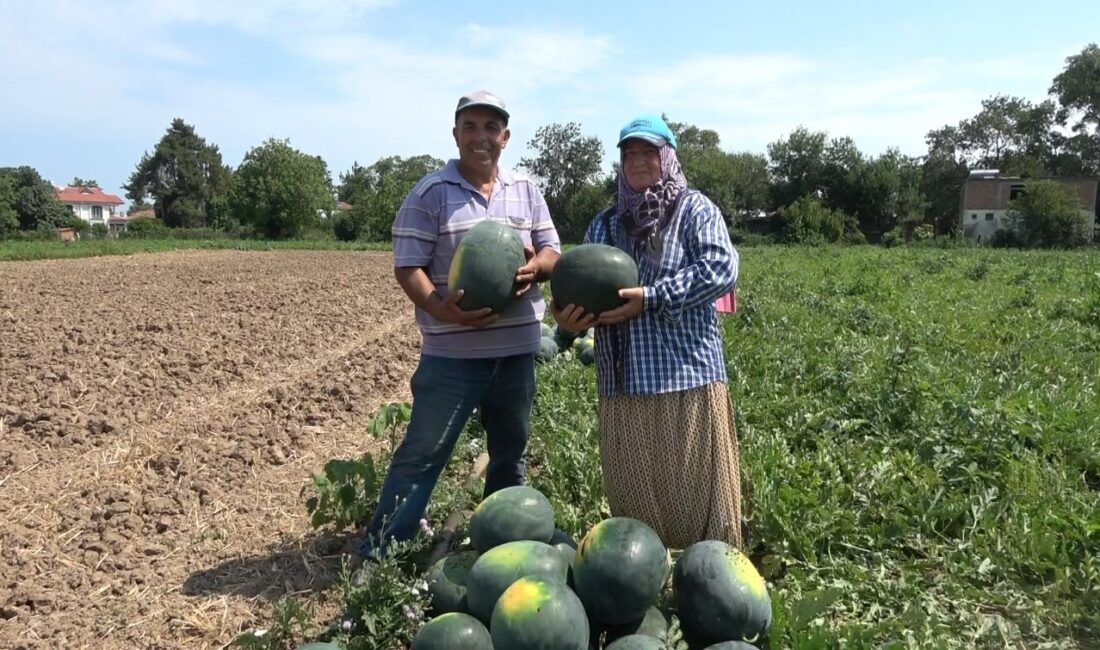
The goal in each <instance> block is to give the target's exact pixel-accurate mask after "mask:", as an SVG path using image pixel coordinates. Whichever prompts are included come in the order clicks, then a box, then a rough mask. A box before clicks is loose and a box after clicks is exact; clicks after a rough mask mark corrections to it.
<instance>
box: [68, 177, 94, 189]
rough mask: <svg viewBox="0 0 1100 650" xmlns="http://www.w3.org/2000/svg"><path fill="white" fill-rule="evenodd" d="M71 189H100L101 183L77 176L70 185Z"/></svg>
mask: <svg viewBox="0 0 1100 650" xmlns="http://www.w3.org/2000/svg"><path fill="white" fill-rule="evenodd" d="M69 187H99V183H97V182H95V181H93V180H90V179H88V180H86V179H83V178H81V177H79V176H76V177H74V178H73V182H71V183H69Z"/></svg>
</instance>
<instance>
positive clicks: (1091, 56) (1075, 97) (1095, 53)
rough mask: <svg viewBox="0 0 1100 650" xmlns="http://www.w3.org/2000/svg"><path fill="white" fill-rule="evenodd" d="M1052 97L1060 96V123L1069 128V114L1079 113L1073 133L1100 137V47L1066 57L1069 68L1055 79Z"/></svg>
mask: <svg viewBox="0 0 1100 650" xmlns="http://www.w3.org/2000/svg"><path fill="white" fill-rule="evenodd" d="M1050 93H1051V94H1052V95H1057V97H1058V101H1059V103H1060V104H1061V107H1060V109H1059V112H1058V118H1059V121H1061V122H1062V123H1063V124H1066V123H1067V122H1068V120H1069V117H1070V114H1071V113H1076V114H1077V121H1076V122H1075V123H1074V124H1073V129H1074V131H1076V132H1078V133H1088V132H1089V130H1090V129H1091V131H1092V133H1093V135H1095V136H1097V137H1100V132H1098V129H1100V47H1098V46H1097V45H1096V43H1089V44H1088V45H1087V46H1085V48H1084V49H1083V50H1081V52H1079V53H1078V54H1075V55H1073V56H1070V57H1067V58H1066V67H1065V69H1063V70H1062V72H1061V73H1060V74H1059V75H1058V76H1057V77H1055V78H1054V82H1053V83H1052V84H1051V87H1050ZM1094 162H1100V161H1094ZM1093 169H1094V173H1095V169H1096V168H1093Z"/></svg>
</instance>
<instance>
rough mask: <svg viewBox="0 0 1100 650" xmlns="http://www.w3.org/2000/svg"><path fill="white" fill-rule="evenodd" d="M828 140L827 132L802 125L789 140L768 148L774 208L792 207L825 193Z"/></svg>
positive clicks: (778, 142) (777, 142)
mask: <svg viewBox="0 0 1100 650" xmlns="http://www.w3.org/2000/svg"><path fill="white" fill-rule="evenodd" d="M826 137H828V136H827V134H825V133H824V132H814V131H809V130H808V129H806V128H805V127H802V126H800V127H798V128H797V129H795V130H794V131H792V132H791V134H790V135H789V136H787V137H786V138H785V139H783V140H777V141H775V142H773V143H771V144H769V145H768V159H769V161H770V162H769V165H768V171H769V173H771V177H772V191H771V194H772V197H771V204H772V207H776V208H778V207H781V206H786V205H790V204H791V203H794V202H795V201H796V200H798V199H799V198H801V197H803V196H817V197H820V196H821V195H822V194H823V191H824V174H825V161H824V155H825V139H826Z"/></svg>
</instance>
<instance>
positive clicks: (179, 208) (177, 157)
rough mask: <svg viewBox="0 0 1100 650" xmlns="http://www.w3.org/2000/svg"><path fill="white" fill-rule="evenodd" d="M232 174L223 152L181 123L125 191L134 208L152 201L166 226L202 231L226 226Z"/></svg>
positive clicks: (146, 156) (175, 124) (172, 128)
mask: <svg viewBox="0 0 1100 650" xmlns="http://www.w3.org/2000/svg"><path fill="white" fill-rule="evenodd" d="M231 174H232V172H231V171H230V169H229V167H227V166H225V165H224V164H222V157H221V153H220V152H219V151H218V148H217V147H216V146H214V145H210V144H207V143H206V140H205V139H203V138H201V137H199V136H198V134H196V133H195V129H194V127H192V126H191V125H190V124H186V123H185V122H184V121H183V120H182V119H180V118H176V119H174V120H172V124H171V126H169V127H168V130H167V132H166V133H165V134H164V136H163V137H162V138H161V139H160V142H158V143H157V146H156V147H155V148H154V150H153V154H152V155H149V152H145V153H144V154H143V155H142V157H141V161H140V162H139V163H138V165H137V169H135V170H134V173H133V174H131V176H130V180H129V182H127V183H126V185H124V186H123V187H124V189H125V190H126V196H127V197H128V198H129V199H130V200H131V201H133V202H134V203H141V202H143V201H144V200H145V197H146V196H152V198H153V210H154V212H155V214H156V216H157V217H158V218H159V219H161V220H162V221H164V223H165V225H168V226H180V227H188V228H201V227H204V226H207V225H209V224H211V223H216V222H221V221H223V220H224V214H222V213H221V211H222V210H224V206H225V201H226V196H227V194H228V190H229V183H230V177H231Z"/></svg>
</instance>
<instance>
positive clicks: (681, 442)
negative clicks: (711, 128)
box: [554, 115, 742, 548]
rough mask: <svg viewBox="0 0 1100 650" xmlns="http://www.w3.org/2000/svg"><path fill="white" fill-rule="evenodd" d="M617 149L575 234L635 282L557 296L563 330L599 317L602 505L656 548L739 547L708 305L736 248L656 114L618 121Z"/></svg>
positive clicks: (719, 364) (721, 372)
mask: <svg viewBox="0 0 1100 650" xmlns="http://www.w3.org/2000/svg"><path fill="white" fill-rule="evenodd" d="M618 146H619V150H620V163H621V164H620V171H619V191H618V197H617V202H616V204H615V205H613V206H611V207H610V208H608V209H607V210H605V211H603V212H601V213H600V214H599V215H597V216H596V218H595V219H593V220H592V223H591V224H590V225H589V228H588V231H587V233H586V234H585V243H596V244H605V245H610V246H615V247H618V248H619V249H621V250H622V251H624V252H625V253H626V254H627V255H629V256H630V257H631V258H633V260H634V261H635V262H636V263H637V266H638V272H639V280H640V285H641V286H638V287H632V288H625V289H621V290H620V291H619V298H620V299H621V303H622V304H621V305H620V306H618V307H615V308H613V309H610V310H608V311H603V312H602V313H600V314H598V315H597V314H585V313H583V310H582V309H581V308H579V307H577V306H576V305H554V318H555V319H556V320H557V322H558V324H559V325H560V326H562V327H563V328H565V329H567V330H570V331H581V330H583V329H586V328H588V327H592V326H595V327H596V376H597V387H598V389H599V426H600V466H601V469H602V471H603V477H604V491H605V492H606V493H607V497H608V501H609V502H610V505H611V511H612V514H614V515H616V516H625V517H633V518H635V519H640V520H642V521H644V522H646V523H647V524H649V525H650V526H651V527H652V528H653V529H654V530H655V531H657V533H658V534H659V535H660V536H661V540H662V542H664V544H665V545H666V546H669V547H672V548H687V547H688V546H690V545H691V544H694V543H695V542H699V541H701V540H722V541H725V542H728V543H729V544H732V545H734V546H737V547H739V546H740V545H741V542H742V532H741V492H740V471H739V460H738V448H737V435H736V432H735V430H734V415H733V407H732V403H731V401H730V397H729V390H728V388H727V381H728V379H727V375H726V364H725V358H724V354H725V351H724V348H723V341H722V330H721V327H720V325H719V322H718V316H717V311H716V301H717V300H718V299H719V298H720V297H722V296H725V295H727V294H729V293H730V292H731V291H733V290H734V287H735V286H736V283H737V271H738V254H737V251H736V249H734V247H733V244H732V243H731V241H730V237H729V231H728V230H727V229H726V225H725V222H724V221H723V219H722V214H721V212H720V211H719V210H718V208H717V206H715V204H714V203H713V202H712V201H711V200H710V199H708V198H707V197H706V196H704V195H703V194H702V193H701V192H699V191H696V190H692V189H690V188H688V184H687V179H686V178H685V177H684V173H683V171H682V170H681V168H680V163H679V161H678V160H677V157H676V136H675V134H673V133H672V130H671V129H669V127H668V125H667V124H666V123H665V121H664V120H663V119H662V118H661V117H660V116H658V115H640V116H638V117H637V118H636V119H633V120H631V121H630V122H628V123H627V124H626V125H625V126H624V127H623V128H622V130H621V131H620V133H619V141H618ZM558 308H560V310H559V309H558Z"/></svg>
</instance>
